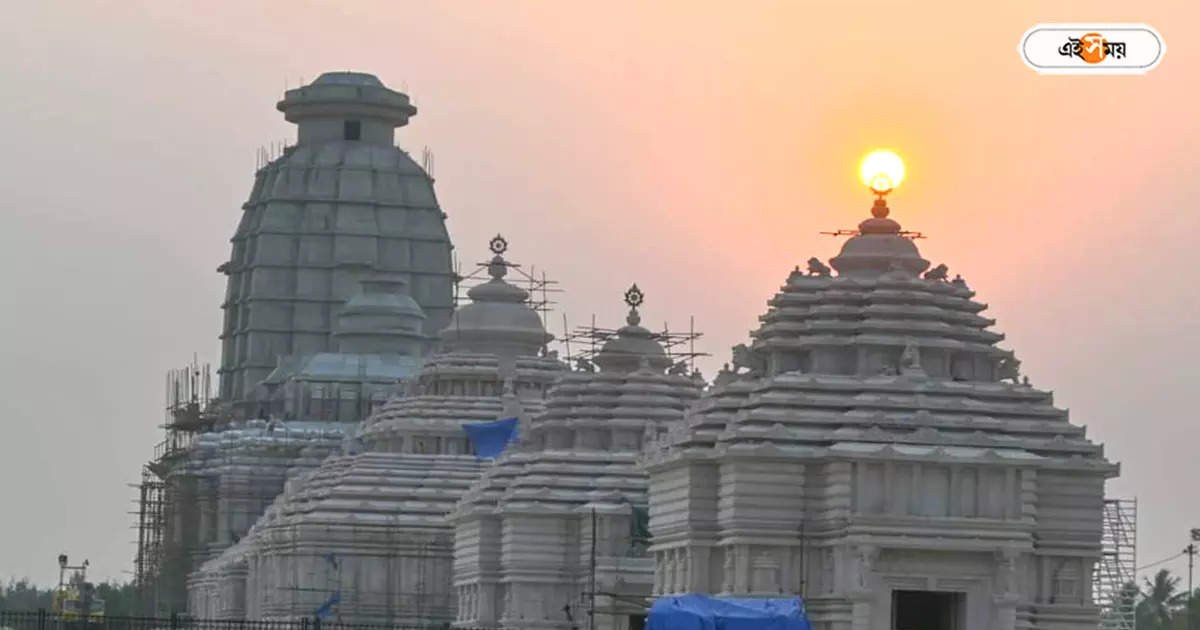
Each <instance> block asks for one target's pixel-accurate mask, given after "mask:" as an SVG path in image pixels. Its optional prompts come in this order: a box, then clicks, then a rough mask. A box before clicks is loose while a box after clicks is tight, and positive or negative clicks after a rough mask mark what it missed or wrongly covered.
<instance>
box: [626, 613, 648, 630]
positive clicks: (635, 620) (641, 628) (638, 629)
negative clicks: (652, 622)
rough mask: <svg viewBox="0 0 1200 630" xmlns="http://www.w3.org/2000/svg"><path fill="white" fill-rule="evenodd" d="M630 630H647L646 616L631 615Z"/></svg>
mask: <svg viewBox="0 0 1200 630" xmlns="http://www.w3.org/2000/svg"><path fill="white" fill-rule="evenodd" d="M629 630H646V615H629Z"/></svg>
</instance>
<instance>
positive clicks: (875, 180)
mask: <svg viewBox="0 0 1200 630" xmlns="http://www.w3.org/2000/svg"><path fill="white" fill-rule="evenodd" d="M859 176H860V177H861V178H862V182H863V183H864V184H866V185H867V186H869V187H870V188H871V190H873V191H875V193H876V194H880V195H885V194H887V193H888V192H891V190H892V189H893V188H895V187H896V186H899V185H900V182H901V181H902V180H903V179H904V162H903V161H902V160H901V159H900V156H898V155H896V154H895V153H894V152H892V151H888V150H886V149H880V150H877V151H872V152H870V153H868V154H867V157H865V158H863V161H862V166H860V167H859Z"/></svg>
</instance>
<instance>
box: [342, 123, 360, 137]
mask: <svg viewBox="0 0 1200 630" xmlns="http://www.w3.org/2000/svg"><path fill="white" fill-rule="evenodd" d="M342 139H343V140H361V139H362V123H361V122H359V121H357V120H347V121H345V122H344V123H343V124H342Z"/></svg>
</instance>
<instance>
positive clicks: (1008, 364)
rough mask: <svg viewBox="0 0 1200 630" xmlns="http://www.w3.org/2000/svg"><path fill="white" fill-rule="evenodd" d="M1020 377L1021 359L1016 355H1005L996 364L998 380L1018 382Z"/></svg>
mask: <svg viewBox="0 0 1200 630" xmlns="http://www.w3.org/2000/svg"><path fill="white" fill-rule="evenodd" d="M1020 377H1021V361H1020V360H1019V359H1017V358H1016V357H1004V358H1003V359H1000V362H999V363H997V364H996V380H1000V381H1005V380H1011V381H1012V382H1013V383H1016V382H1017V381H1018V379H1019V378H1020Z"/></svg>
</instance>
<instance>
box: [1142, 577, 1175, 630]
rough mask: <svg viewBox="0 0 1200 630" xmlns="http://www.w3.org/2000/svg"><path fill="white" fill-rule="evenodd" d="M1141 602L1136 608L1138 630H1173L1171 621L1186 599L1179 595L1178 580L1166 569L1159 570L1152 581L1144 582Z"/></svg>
mask: <svg viewBox="0 0 1200 630" xmlns="http://www.w3.org/2000/svg"><path fill="white" fill-rule="evenodd" d="M1144 582H1145V585H1144V586H1143V588H1142V601H1141V602H1140V603H1138V606H1137V627H1138V629H1139V630H1174V624H1173V620H1174V619H1175V616H1176V613H1177V612H1178V609H1179V608H1180V607H1181V606H1182V605H1183V603H1184V600H1185V599H1186V598H1187V593H1179V592H1177V590H1178V589H1179V578H1178V577H1176V576H1173V575H1171V572H1170V571H1168V570H1167V569H1160V570H1159V571H1158V573H1155V574H1154V579H1152V580H1144Z"/></svg>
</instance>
